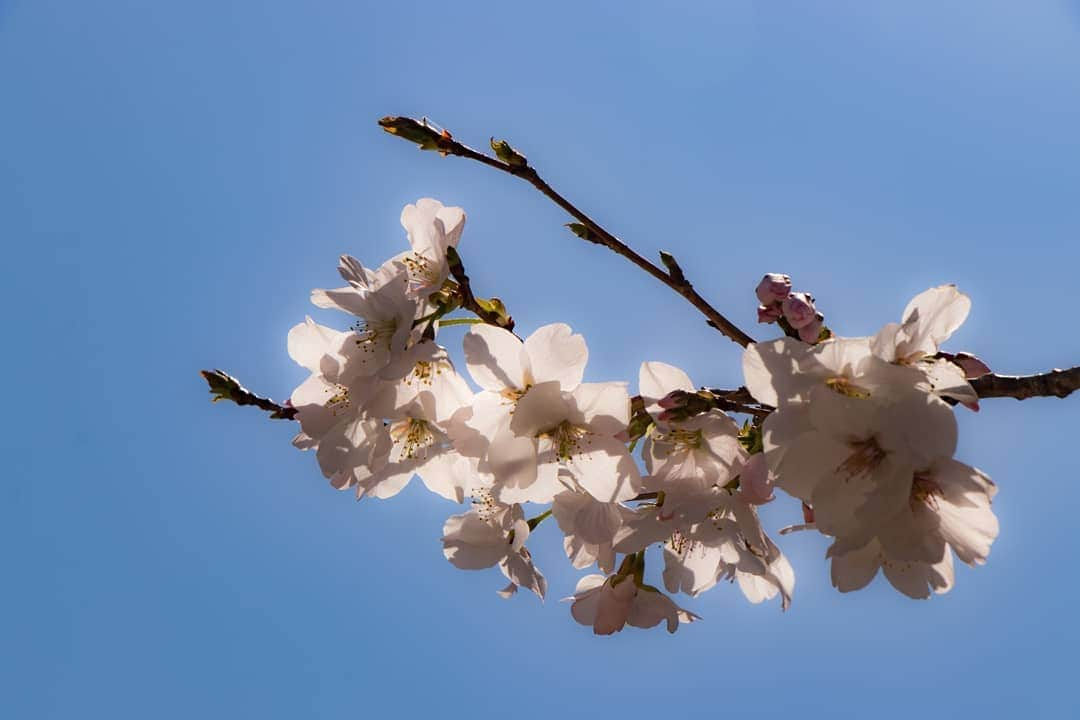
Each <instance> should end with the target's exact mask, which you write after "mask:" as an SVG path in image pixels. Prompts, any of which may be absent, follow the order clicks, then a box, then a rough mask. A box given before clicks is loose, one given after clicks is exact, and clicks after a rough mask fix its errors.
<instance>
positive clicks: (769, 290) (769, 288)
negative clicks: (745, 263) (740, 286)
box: [754, 273, 791, 305]
mask: <svg viewBox="0 0 1080 720" xmlns="http://www.w3.org/2000/svg"><path fill="white" fill-rule="evenodd" d="M754 292H755V293H757V298H758V300H759V301H761V304H762V305H772V304H773V303H777V302H780V301H781V300H783V299H784V298H786V297H787V296H788V293H790V292H791V278H790V277H788V276H787V275H781V274H780V273H768V274H767V275H765V277H763V278H761V282H759V283H758V286H757V289H756V290H755V291H754Z"/></svg>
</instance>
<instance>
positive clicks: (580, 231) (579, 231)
mask: <svg viewBox="0 0 1080 720" xmlns="http://www.w3.org/2000/svg"><path fill="white" fill-rule="evenodd" d="M566 227H568V228H570V232H572V233H574V234H575V235H577V236H578V237H579V238H581V239H582V240H588V241H589V242H591V243H596V244H597V245H603V244H604V242H603V241H602V240H601V239H600V238H598V237H597V236H596V233H594V232H593V231H592V230H590V229H589V227H588V226H587V225H584V224H582V223H576V222H572V223H566Z"/></svg>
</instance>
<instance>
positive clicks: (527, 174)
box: [379, 117, 754, 347]
mask: <svg viewBox="0 0 1080 720" xmlns="http://www.w3.org/2000/svg"><path fill="white" fill-rule="evenodd" d="M379 125H381V126H382V127H383V129H384V130H386V131H387V132H389V133H391V134H392V135H399V136H401V137H402V138H404V139H406V140H410V141H412V142H415V143H416V144H418V145H419V146H420V147H421V149H426V150H436V151H437V152H439V153H440V154H442V155H444V156H446V155H456V156H458V157H463V158H468V159H470V160H475V161H476V162H478V163H481V164H483V165H487V166H488V167H492V168H495V169H496V170H501V171H502V172H504V173H507V174H509V175H513V176H515V177H519V178H521V179H522V180H524V181H525V182H527V183H529V184H530V185H532V186H533V187H534V188H536V189H537V190H539V191H540V192H541V193H543V194H544V195H546V196H547V197H548V198H549V199H550V200H551V201H552V202H554V203H555V204H556V205H558V206H559V207H560V208H562V209H563V210H565V211H566V212H567V213H569V214H570V215H571V216H573V217H574V218H575V219H576V220H578V221H579V222H580V223H581V225H583V226H584V228H582V229H583V230H587V231H588V232H587V233H582V232H580V231H579V230H578V229H576V228H573V227H571V229H572V230H574V232H575V234H577V235H578V236H579V237H582V238H583V239H585V240H588V241H590V242H594V243H596V244H598V245H603V246H605V247H607V248H608V249H609V250H611V251H612V252H614V253H616V254H618V255H621V256H623V257H624V258H626V259H627V260H629V261H630V262H632V263H633V264H634V265H637V266H638V267H639V268H641V269H642V270H644V271H645V272H646V273H648V274H649V275H652V276H653V277H654V278H656V279H657V280H659V281H660V282H662V283H664V284H665V285H667V286H668V287H669V288H671V289H672V290H674V291H675V292H677V293H679V294H680V295H682V296H683V297H684V298H685V299H686V300H687V302H689V303H690V304H691V305H693V306H694V307H695V308H697V309H698V311H700V312H701V314H702V315H704V316H705V318H706V322H708V324H709V325H710V326H712V327H714V328H716V329H717V330H719V331H720V332H721V333H723V334H724V335H725V336H727V337H728V338H730V339H731V340H732V341H734V342H736V343H738V344H739V345H742V346H743V347H746V346H747V345H749V344H750V343H752V342H754V339H753V338H752V337H750V336H749V335H747V334H746V333H745V332H743V331H742V330H740V329H739V328H738V327H737V326H736V325H735V324H734V323H732V322H731V321H730V320H728V319H727V318H726V317H724V316H723V315H722V314H721V313H720V312H719V311H718V310H717V309H716V308H714V307H713V306H712V305H710V304H709V303H708V301H707V300H705V298H703V297H702V296H701V295H700V294H699V293H698V291H697V290H695V289H694V286H693V285H692V284H690V281H689V280H687V279H686V276H685V275H684V274H683V272H682V269H681V268H679V266H678V264H677V263H676V262H675V258H674V257H672V256H671V255H670V254H668V253H663V254H662V255H661V257H662V259H663V261H664V264H665V265H666V266H667V267H668V268H669V271H668V272H665V271H664V270H662V269H661V268H660V267H658V266H657V265H655V264H653V263H651V262H649V261H648V260H646V259H645V258H644V257H642V256H641V255H639V254H638V253H637V252H635V251H634V250H633V249H632V248H631V247H630V246H628V245H626V244H625V243H623V242H622V241H621V240H619V239H618V238H617V237H615V236H614V235H612V234H611V233H610V232H608V231H607V230H605V229H604V228H603V227H602V226H601V225H600V224H599V223H598V222H596V221H595V220H593V219H592V218H591V217H589V216H588V215H586V214H585V213H584V212H583V211H581V210H580V209H578V208H577V207H576V206H575V205H574V204H573V203H571V202H570V201H569V200H567V199H566V198H564V197H563V196H562V195H560V194H559V193H558V192H556V191H555V189H554V188H552V187H551V186H550V185H548V184H547V182H545V181H544V179H543V178H541V177H540V175H539V173H537V172H536V170H534V169H533V168H532V167H530V166H529V164H528V162H527V161H526V159H525V157H524V156H523V155H521V154H520V153H518V152H517V151H515V150H513V148H510V147H509V145H507V144H506V143H505V142H503V141H495V140H493V141H492V147H493V148H496V152H498V153H500V155H502V156H504V157H507V158H508V159H509V160H510V161H511V162H503V161H502V160H500V159H498V158H493V157H491V156H490V155H487V154H485V153H482V152H480V151H478V150H474V149H473V148H471V147H469V146H467V145H464V144H462V143H460V142H458V141H457V140H454V138H453V136H452V135H450V133H448V132H446V131H445V130H441V131H440V130H439V129H438V128H435V127H434V126H432V125H431V124H430V123H428V122H427V121H426V120H425V121H420V120H413V119H412V118H405V117H385V118H383V119H382V120H380V121H379ZM572 225H573V224H572Z"/></svg>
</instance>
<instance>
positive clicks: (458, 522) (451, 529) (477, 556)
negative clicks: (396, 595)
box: [442, 498, 547, 600]
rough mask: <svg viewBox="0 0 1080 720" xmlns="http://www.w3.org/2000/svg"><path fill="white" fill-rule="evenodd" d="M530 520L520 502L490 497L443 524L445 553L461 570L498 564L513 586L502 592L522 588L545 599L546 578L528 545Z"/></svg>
mask: <svg viewBox="0 0 1080 720" xmlns="http://www.w3.org/2000/svg"><path fill="white" fill-rule="evenodd" d="M529 532H530V530H529V523H528V522H527V521H526V520H525V518H524V515H523V514H522V511H521V506H520V505H511V506H505V505H499V504H498V503H495V502H494V501H493V500H491V499H490V498H485V499H483V500H482V501H481V502H480V504H479V505H478V507H477V508H475V509H473V510H470V511H469V512H467V513H464V514H462V515H454V516H453V517H451V518H450V519H448V520H447V521H446V524H445V525H444V526H443V538H442V544H443V555H445V556H446V559H447V560H449V561H450V562H451V563H453V564H454V566H455V567H458V568H461V569H462V570H482V569H484V568H489V567H492V566H493V565H498V566H499V569H500V570H501V571H502V573H503V575H505V576H506V579H507V580H509V581H510V585H509V586H507V587H506V588H505V589H503V590H501V591H499V594H500V595H502V596H503V597H510V596H511V595H513V594H514V593H515V592H517V589H518V588H519V587H523V588H525V589H527V590H532V591H533V592H534V593H536V595H537V596H538V597H539V598H540V599H541V600H543V599H544V595H545V594H546V593H547V580H546V579H545V578H544V576H543V575H542V574H541V573H540V571H539V570H537V569H536V566H535V565H533V561H532V555H531V554H530V553H529V550H528V548H526V547H525V541H526V540H527V539H528V537H529Z"/></svg>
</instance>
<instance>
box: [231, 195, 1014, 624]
mask: <svg viewBox="0 0 1080 720" xmlns="http://www.w3.org/2000/svg"><path fill="white" fill-rule="evenodd" d="M401 222H402V225H403V227H404V229H405V231H406V233H407V238H408V243H409V249H408V250H405V251H404V252H402V253H401V254H399V255H397V256H395V257H393V258H391V259H389V260H388V261H386V262H385V263H384V264H382V265H381V266H379V267H378V268H377V269H370V268H368V267H366V266H364V265H362V264H361V263H360V262H359V261H358V260H356V259H355V258H352V257H349V256H343V257H342V258H341V262H340V265H339V272H340V274H341V276H342V277H343V278H344V280H345V283H346V285H345V286H344V287H340V288H336V289H329V290H315V291H313V293H312V301H313V303H314V304H315V305H317V306H318V307H321V308H334V309H337V310H341V311H344V312H346V313H348V314H350V315H351V316H353V317H354V320H353V323H352V325H351V327H349V328H348V329H346V330H337V329H333V328H330V327H326V326H323V325H320V324H318V323H316V322H314V321H313V320H311V319H310V318H308V319H307V320H306V321H305V322H303V323H301V324H299V325H297V326H296V327H294V328H293V329H292V330H291V331H290V333H289V339H288V349H289V353H290V355H291V356H292V357H293V359H294V360H295V361H296V362H297V363H299V364H300V365H302V366H303V367H305V368H306V369H307V370H309V371H310V373H311V375H310V377H308V378H307V379H306V380H305V381H304V382H303V383H302V384H301V385H300V386H299V387H298V388H296V390H295V391H294V392H293V393H292V396H291V398H290V401H289V408H288V409H289V410H290V411H291V413H290V415H291V416H292V417H294V419H295V420H297V421H298V422H299V425H300V432H299V433H298V434H297V435H296V437H295V439H294V441H293V444H294V445H295V446H296V447H298V448H301V449H304V450H312V451H314V454H315V457H316V459H317V461H318V464H319V467H320V468H321V470H322V473H323V475H325V477H326V478H327V479H328V480H329V482H330V484H331V485H333V487H335V488H338V489H340V490H350V491H352V492H353V493H355V495H356V497H357V498H379V499H386V498H390V497H393V496H394V495H396V494H397V493H399V492H400V491H401V490H402V489H403V488H404V487H405V486H406V484H408V483H409V481H410V480H411V479H412V478H413V477H418V478H419V479H420V481H421V482H422V483H423V484H424V485H425V486H426V487H427V488H428V489H429V490H430V491H432V492H434V493H436V494H438V495H440V496H442V497H444V498H446V499H447V500H450V501H452V502H456V503H465V502H466V501H467V502H468V503H469V505H470V507H469V508H468V509H467V510H466V511H465V512H463V513H460V514H455V515H453V516H452V517H450V518H449V519H448V520H447V521H446V524H445V526H444V528H443V537H442V545H443V552H444V555H445V557H446V559H447V560H448V561H449V562H451V563H452V564H453V565H455V566H456V567H458V568H462V569H470V570H472V569H483V568H491V567H495V566H498V568H499V569H500V570H501V572H502V574H503V575H504V576H505V578H506V580H507V581H508V584H507V585H506V587H505V588H503V589H501V590H499V593H500V595H502V596H504V597H510V596H512V595H514V594H515V593H516V591H517V590H518V589H519V588H525V589H527V590H530V591H532V592H534V593H535V594H536V595H538V596H540V597H541V598H543V597H544V596H545V594H546V592H547V581H546V579H545V577H544V575H543V574H542V573H541V571H540V569H539V568H537V567H536V565H535V563H534V562H533V559H532V555H531V553H530V551H529V548H528V542H529V539H530V535H531V533H532V532H533V530H534V529H535V528H536V526H537V525H538V524H539V523H541V522H543V521H545V520H546V519H548V518H553V519H554V521H555V524H556V525H557V526H558V528H559V531H560V532H561V534H562V536H563V541H562V542H563V548H564V550H565V553H566V557H567V559H568V560H569V562H570V563H571V564H572V565H573V566H574V567H575V568H578V569H582V570H584V569H587V568H593V567H595V568H596V570H597V571H598V572H597V573H595V574H590V575H586V576H585V577H583V578H582V579H581V581H580V582H579V583H578V586H577V589H576V591H575V592H574V594H573V596H572V597H570V598H567V600H569V601H571V602H572V605H571V614H572V616H573V618H574V619H575V620H577V621H578V622H579V623H582V624H584V625H588V626H591V627H592V628H593V630H594V631H595V632H596V633H598V634H609V633H612V632H616V631H618V630H621V629H622V628H623V627H624V626H625V625H627V624H629V625H632V626H636V627H653V626H656V625H659V624H661V623H663V624H665V626H666V628H667V629H668V630H669V631H672V632H673V631H674V630H675V629H676V628H677V627H678V626H679V624H681V623H684V622H692V621H694V620H696V619H698V617H697V616H696V615H695V614H693V613H691V612H689V611H687V610H685V609H683V608H681V607H679V606H678V605H677V604H676V602H675V601H674V600H673V599H672V597H671V595H674V594H676V593H680V592H681V593H685V594H687V595H689V596H691V597H696V596H698V595H700V594H701V593H704V592H706V591H708V590H710V589H712V588H713V587H715V586H717V585H718V584H720V582H721V581H722V580H728V581H731V582H733V583H735V584H737V585H738V587H739V589H740V590H741V591H742V594H743V595H744V596H745V597H746V598H747V599H748V600H750V601H751V602H755V603H758V602H762V601H765V600H768V599H771V598H775V597H779V598H780V602H781V605H782V607H783V608H787V607H788V605H789V604H790V602H791V598H792V594H793V592H794V587H795V576H794V572H793V570H792V567H791V565H790V563H789V562H788V560H787V559H786V558H785V556H784V554H783V553H782V552H781V550H780V548H779V547H778V546H777V544H776V542H775V541H774V540H773V538H771V537H770V536H769V535H768V534H767V533H766V532H765V530H764V528H763V527H762V524H761V521H760V518H759V515H758V511H757V506H759V505H761V504H764V503H767V502H770V501H771V500H772V499H773V497H774V488H778V489H779V490H782V491H784V492H786V493H789V494H790V495H792V496H794V497H796V498H798V499H799V500H801V501H802V502H803V507H804V517H803V518H802V519H803V520H804V522H802V523H800V524H799V525H798V526H795V528H798V529H815V530H816V531H818V532H821V533H823V534H825V535H827V536H828V537H830V538H832V544H831V546H830V548H829V551H828V556H829V558H830V560H831V570H832V579H833V584H834V585H835V586H836V587H837V588H838V589H839V590H841V591H845V592H846V591H849V590H854V589H857V588H861V587H863V586H865V585H866V584H867V583H868V582H869V581H870V580H871V579H872V578H873V576H874V575H875V574H876V573H877V572H878V570H879V569H880V570H882V571H883V573H884V575H885V577H886V578H888V580H889V582H891V583H892V584H893V586H895V587H896V588H897V589H898V590H900V591H901V592H903V593H905V594H906V595H909V596H911V597H928V596H929V595H930V593H931V592H945V591H946V590H948V589H949V588H950V587H951V586H952V583H953V567H952V555H953V554H954V553H955V555H956V556H957V557H958V558H960V559H961V560H962V561H964V562H967V563H971V564H975V563H981V562H983V561H985V559H986V556H987V554H988V552H989V549H990V544H991V543H992V542H993V540H994V538H995V537H996V535H997V531H998V528H997V520H996V518H995V516H994V515H993V512H992V511H991V507H990V503H991V498H992V497H993V494H994V490H995V488H994V485H993V484H992V483H991V482H990V480H989V478H988V477H986V475H984V474H983V473H981V472H980V471H978V470H976V469H975V468H972V467H970V466H968V465H965V464H963V463H961V462H959V461H958V460H955V459H954V458H953V454H954V452H955V449H956V438H957V426H956V419H955V416H954V406H955V405H958V404H959V405H963V406H966V407H969V408H972V409H976V410H977V409H978V396H977V394H976V393H975V392H974V390H973V389H972V387H971V385H970V384H969V382H968V379H969V378H970V377H971V376H972V375H974V374H978V373H979V372H981V371H985V368H980V367H978V365H979V363H978V362H977V360H976V359H974V358H972V357H971V356H956V355H946V354H943V353H941V352H940V348H939V345H940V344H941V343H942V342H943V341H944V340H945V339H947V338H948V337H949V335H950V334H951V333H952V332H953V331H954V330H955V329H956V328H957V327H958V326H959V325H960V323H962V322H963V320H964V318H965V316H966V315H967V312H968V309H969V307H970V302H969V300H968V298H967V297H966V296H965V295H963V294H961V293H960V292H958V291H957V290H956V289H955V288H954V287H952V286H943V287H939V288H933V289H931V290H928V291H927V292H925V293H922V294H921V295H919V296H918V297H916V298H915V299H914V300H913V301H912V302H911V304H909V306H908V308H907V309H906V310H905V311H904V313H903V315H902V316H901V322H899V323H893V324H890V325H887V326H885V327H884V328H883V329H882V330H881V332H879V333H878V334H877V335H875V336H873V337H868V338H840V337H834V336H833V335H832V333H831V331H829V330H828V328H826V327H825V326H824V324H823V318H824V316H823V315H822V314H821V313H819V312H818V311H817V310H816V308H815V307H814V304H813V298H812V297H810V296H809V295H808V294H806V293H794V292H791V283H790V279H789V278H787V276H783V275H768V276H766V277H765V278H764V279H763V280H762V283H761V284H760V285H759V286H758V288H757V295H758V298H759V301H760V302H761V303H762V305H761V307H760V308H759V319H760V320H761V321H762V322H775V323H777V324H778V325H779V326H780V327H781V328H782V329H783V331H784V333H785V337H782V338H780V339H777V340H773V341H767V342H759V343H752V344H750V345H749V346H748V347H747V349H746V351H745V354H744V360H743V366H744V368H743V369H744V374H745V379H746V390H748V391H749V397H747V398H745V399H746V400H747V402H746V403H745V404H743V405H736V406H735V407H734V408H733V407H732V405H731V400H730V398H729V397H726V396H725V395H724V394H723V393H720V392H718V391H706V390H700V389H698V386H697V385H695V384H694V383H693V382H692V381H691V379H690V378H689V377H688V376H687V375H686V373H685V372H683V371H682V370H680V369H678V368H676V367H673V366H671V365H667V364H664V363H659V362H645V363H643V364H642V366H641V369H640V373H639V377H638V382H637V387H636V393H634V394H632V393H631V390H630V389H629V387H628V384H627V383H625V382H615V381H613V382H585V381H584V376H585V367H586V363H587V360H588V347H587V345H586V342H585V339H584V338H583V337H582V336H581V335H579V334H575V333H574V332H573V330H572V329H571V328H570V327H569V326H568V325H565V324H561V323H556V324H552V325H546V326H544V327H540V328H537V329H535V330H534V331H533V332H531V333H530V334H528V336H527V337H524V338H521V337H519V336H518V335H516V334H515V333H514V332H513V329H514V323H513V320H512V319H511V318H510V316H509V314H507V312H506V308H505V307H504V306H503V304H502V303H501V302H500V301H499V300H498V299H497V298H490V299H484V298H479V297H476V296H475V295H474V294H473V291H472V288H471V287H470V286H469V283H468V278H467V276H465V274H464V269H463V267H462V263H461V258H460V256H459V255H458V253H457V251H456V246H457V244H458V242H459V240H460V238H461V235H462V230H463V227H464V224H465V214H464V212H463V211H462V210H461V209H460V208H453V207H445V206H443V205H442V204H441V203H439V202H438V201H436V200H431V199H422V200H419V201H417V202H416V203H415V204H412V205H408V206H406V208H405V209H404V211H403V212H402V215H401ZM458 310H464V311H467V312H471V313H472V314H473V315H475V317H448V316H449V315H450V314H451V313H453V312H454V311H458ZM453 325H468V326H469V327H468V330H467V332H465V333H464V338H463V340H462V350H463V355H464V359H465V368H464V370H465V371H466V373H467V375H468V377H469V378H471V380H472V382H473V384H474V385H473V386H470V384H469V382H467V380H466V379H465V377H464V375H463V374H462V373H461V372H459V370H458V369H457V368H455V366H454V364H453V363H452V362H451V359H450V356H449V353H448V352H447V350H446V348H445V347H443V346H442V345H440V344H439V342H438V341H439V339H440V335H441V333H440V330H441V328H445V327H447V326H453ZM958 357H959V358H961V359H958ZM225 377H226V378H228V376H225ZM229 379H231V378H229ZM237 387H239V386H237ZM474 387H475V389H474ZM241 390H242V388H241ZM244 392H247V391H244ZM743 394H744V395H745V391H743ZM259 400H260V401H262V402H264V403H265V402H270V401H266V400H264V399H259ZM256 404H257V403H256ZM729 412H736V413H739V412H742V413H745V415H744V418H745V419H744V420H743V422H742V423H741V424H740V423H738V422H736V420H735V419H733V417H732V416H731V415H730V414H729ZM635 453H637V454H638V455H639V459H635ZM790 529H794V528H788V529H785V530H782V531H781V532H782V533H784V532H787V531H788V530H790ZM652 546H659V547H660V548H661V556H662V560H663V570H662V573H660V577H661V580H660V581H659V582H658V584H662V586H663V590H661V589H660V587H657V585H654V584H650V581H649V580H647V579H646V573H645V570H646V567H645V565H646V556H647V553H646V551H647V550H648V549H649V548H650V547H652ZM620 556H621V557H620ZM650 557H651V556H650ZM652 582H657V581H652ZM665 590H666V592H665Z"/></svg>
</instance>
